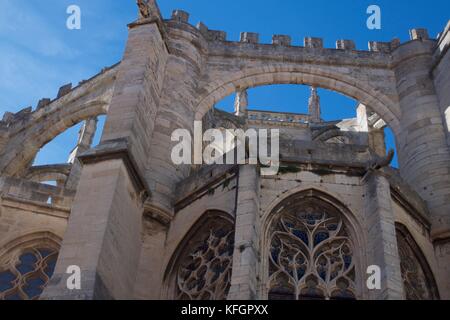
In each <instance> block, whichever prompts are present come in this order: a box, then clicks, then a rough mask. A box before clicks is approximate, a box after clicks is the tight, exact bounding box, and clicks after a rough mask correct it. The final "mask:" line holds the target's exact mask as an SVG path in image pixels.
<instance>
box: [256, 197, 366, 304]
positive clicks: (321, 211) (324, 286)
mask: <svg viewBox="0 0 450 320" xmlns="http://www.w3.org/2000/svg"><path fill="white" fill-rule="evenodd" d="M315 209H318V210H315ZM298 210H300V211H298ZM303 210H305V211H304V212H303ZM308 217H309V218H311V220H309V221H308V220H307V219H309V218H308ZM312 217H313V218H312ZM287 225H289V227H287V229H285V230H284V231H282V232H280V229H279V228H286V226H287ZM294 225H295V228H297V227H299V230H300V229H301V232H300V233H298V231H299V230H294V229H295V228H294V229H290V228H291V227H293V226H294ZM262 226H263V229H262V230H263V236H262V245H261V248H263V249H262V252H261V257H262V259H261V261H262V263H261V275H262V277H261V278H262V286H261V287H262V297H263V298H264V297H265V298H267V297H269V298H270V296H272V298H276V297H277V296H278V297H279V298H282V299H284V298H287V297H288V296H289V295H290V294H291V296H290V297H291V298H292V297H294V296H295V298H296V299H301V298H314V297H315V298H325V299H359V298H362V297H363V296H364V288H363V282H364V281H363V270H364V269H363V266H364V265H365V253H364V249H363V248H364V244H365V243H366V242H365V240H364V236H363V232H361V230H362V229H361V228H360V227H359V223H358V222H357V220H356V219H355V217H354V215H353V214H352V213H351V212H350V210H349V209H348V208H347V207H346V206H345V205H343V204H342V203H341V202H340V201H339V200H337V199H336V198H335V197H332V196H330V195H328V194H326V193H324V192H322V191H319V190H316V189H308V190H303V191H299V192H295V193H292V194H290V195H288V196H286V197H284V198H283V199H282V200H280V201H277V203H276V204H275V205H272V206H271V208H270V209H269V210H268V211H267V212H266V214H265V216H264V217H263V219H262ZM302 228H303V229H302ZM288 229H289V230H288ZM294 231H295V232H294ZM323 231H324V232H323ZM285 241H287V242H286V243H285V244H286V246H285V244H283V242H285ZM276 246H278V249H277V248H276ZM280 247H281V248H283V249H282V250H279V248H280ZM284 248H289V249H288V250H284ZM274 253H275V256H276V257H275V258H274V256H273V255H274ZM277 253H278V254H277ZM278 257H280V259H278ZM283 257H284V258H286V259H288V260H291V262H292V263H294V262H295V264H296V268H297V267H298V268H297V269H295V270H297V271H299V272H300V271H301V272H300V273H299V274H296V275H293V273H294V269H292V270H290V271H289V272H292V273H291V276H292V279H291V280H292V281H291V280H289V279H287V278H286V277H284V278H283V276H284V275H287V277H289V275H288V274H286V272H285V271H287V269H284V270H281V269H280V268H284V265H283V261H282V259H284V258H283ZM293 257H297V258H298V257H302V259H300V260H299V261H297V260H296V259H293ZM330 257H331V260H330V259H329V258H330ZM274 259H275V260H277V262H278V263H277V262H275V263H274V261H275V260H274ZM333 259H335V260H336V264H333V263H334V262H333V263H330V262H329V261H333ZM325 260H327V261H328V264H327V263H323V262H325ZM286 261H287V260H286ZM322 265H323V266H324V267H323V268H322V267H321V266H322ZM316 267H317V268H316ZM277 268H279V269H277ZM279 275H281V276H282V277H281V278H280V279H278V278H279ZM321 278H322V279H321ZM281 280H286V281H287V282H286V283H289V286H290V288H289V289H288V290H287V291H286V292H284V293H283V288H282V287H283V285H278V288H276V287H277V285H276V284H275V283H276V282H283V281H281ZM274 289H275V290H274ZM278 289H281V290H278ZM341 289H342V290H341ZM285 294H286V295H285Z"/></svg>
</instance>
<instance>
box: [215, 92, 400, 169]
mask: <svg viewBox="0 0 450 320" xmlns="http://www.w3.org/2000/svg"><path fill="white" fill-rule="evenodd" d="M215 108H216V109H220V110H222V111H226V112H228V113H234V114H235V115H237V116H239V117H240V118H242V117H246V118H247V119H248V120H249V125H250V126H256V127H258V126H259V125H261V123H262V124H264V126H271V125H273V126H277V125H279V126H280V128H284V129H285V130H283V129H282V130H281V133H280V134H281V137H282V138H283V137H284V138H292V139H299V140H310V139H312V140H313V141H320V142H324V143H329V144H341V145H348V144H356V145H368V146H369V147H370V149H371V150H372V152H373V153H374V154H376V155H378V156H385V155H386V154H387V152H388V150H389V149H393V150H394V151H397V146H396V143H395V137H394V134H393V132H392V130H391V129H390V128H389V127H388V124H387V123H386V122H385V121H384V120H383V119H382V118H381V117H380V116H379V115H378V114H377V113H375V112H374V111H373V110H371V109H370V108H368V107H366V106H364V105H363V104H361V103H359V102H358V101H355V100H354V99H353V98H350V97H348V96H345V95H342V94H340V93H338V92H335V91H331V90H327V89H323V88H315V87H310V86H307V85H296V84H274V85H264V86H259V87H255V88H248V89H246V90H242V89H240V90H238V92H236V93H234V94H231V95H229V96H227V97H225V98H224V99H222V100H220V101H218V102H217V103H216V104H215ZM287 124H290V125H289V126H286V125H287ZM307 124H309V129H310V132H309V133H308V132H307V131H305V130H304V128H302V125H307ZM286 128H288V129H286ZM391 165H392V166H393V167H394V168H398V159H397V152H395V157H394V160H393V162H392V164H391Z"/></svg>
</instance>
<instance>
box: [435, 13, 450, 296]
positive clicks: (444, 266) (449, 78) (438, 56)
mask: <svg viewBox="0 0 450 320" xmlns="http://www.w3.org/2000/svg"><path fill="white" fill-rule="evenodd" d="M449 46H450V21H449V22H448V23H447V26H446V28H445V29H444V31H443V32H442V33H441V36H440V37H439V39H438V45H437V48H436V50H435V53H434V59H435V61H436V64H435V65H434V67H433V69H432V74H433V81H434V86H435V88H436V92H437V95H438V98H439V106H440V111H441V117H442V119H443V122H444V131H445V133H446V135H447V145H448V146H450V90H449V88H450V72H449V70H450V50H447V49H448V48H449ZM441 172H445V169H443V170H441ZM447 172H449V173H450V170H448V171H447ZM447 181H448V178H447ZM441 183H445V182H444V180H443V181H442V182H441ZM447 190H448V189H447ZM449 193H450V192H449ZM447 199H450V196H449V195H448V193H447ZM442 201H444V200H443V199H442ZM447 208H448V207H447ZM445 210H447V215H450V211H449V209H444V210H443V211H442V213H445ZM434 245H435V250H436V257H437V259H438V263H439V267H440V270H441V273H442V275H441V276H442V279H444V281H443V286H441V288H443V289H444V290H442V289H441V292H440V295H441V298H442V299H447V300H448V299H450V233H449V232H447V234H441V235H440V236H439V237H438V238H437V239H436V241H435V243H434Z"/></svg>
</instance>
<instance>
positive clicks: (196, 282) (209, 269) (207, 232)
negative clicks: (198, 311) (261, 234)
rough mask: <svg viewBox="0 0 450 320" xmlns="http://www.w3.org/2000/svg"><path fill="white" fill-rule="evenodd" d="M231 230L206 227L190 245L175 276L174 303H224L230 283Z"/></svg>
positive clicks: (221, 223)
mask: <svg viewBox="0 0 450 320" xmlns="http://www.w3.org/2000/svg"><path fill="white" fill-rule="evenodd" d="M233 250H234V229H233V226H232V225H231V224H229V223H227V222H226V221H221V219H218V220H216V221H215V222H213V223H209V224H207V225H206V226H204V227H203V228H202V230H201V231H200V232H198V233H197V235H196V236H194V238H193V239H192V240H191V241H189V243H188V248H186V250H185V252H184V255H183V256H182V259H181V263H180V264H179V267H178V271H177V274H176V287H177V290H176V291H177V293H176V296H177V299H181V300H224V299H226V297H227V295H228V291H229V288H230V282H231V267H232V261H233Z"/></svg>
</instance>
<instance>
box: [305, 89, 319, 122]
mask: <svg viewBox="0 0 450 320" xmlns="http://www.w3.org/2000/svg"><path fill="white" fill-rule="evenodd" d="M308 114H309V115H310V116H311V122H313V123H318V122H322V119H321V117H320V97H319V95H318V94H317V88H316V87H311V96H310V97H309V101H308Z"/></svg>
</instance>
